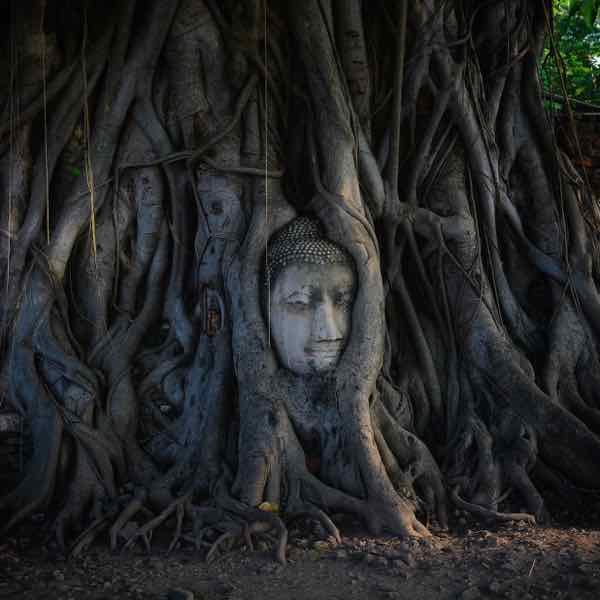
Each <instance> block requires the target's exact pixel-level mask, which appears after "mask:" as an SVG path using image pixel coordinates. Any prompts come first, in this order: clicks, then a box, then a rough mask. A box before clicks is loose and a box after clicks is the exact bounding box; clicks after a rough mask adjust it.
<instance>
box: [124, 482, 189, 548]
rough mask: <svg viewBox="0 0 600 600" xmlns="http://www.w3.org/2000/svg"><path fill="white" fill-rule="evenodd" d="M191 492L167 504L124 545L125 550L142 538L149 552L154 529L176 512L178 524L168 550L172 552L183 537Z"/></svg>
mask: <svg viewBox="0 0 600 600" xmlns="http://www.w3.org/2000/svg"><path fill="white" fill-rule="evenodd" d="M190 497H191V494H189V493H188V494H184V495H183V496H180V497H179V498H177V499H176V500H174V501H173V502H171V504H169V506H167V507H166V508H165V509H164V510H163V511H162V512H161V513H160V514H158V515H157V516H156V517H154V518H153V519H151V520H150V521H148V523H146V524H145V525H143V526H142V527H140V528H139V529H138V530H137V531H136V532H135V533H134V534H133V535H132V536H131V537H130V538H129V539H128V540H127V542H125V545H124V546H123V551H125V550H128V549H129V548H130V547H131V546H132V545H133V544H134V543H135V542H136V541H138V540H141V541H142V542H143V544H144V546H145V548H146V551H147V552H150V550H151V547H150V546H151V544H150V543H151V541H152V534H153V532H154V530H155V529H156V528H158V527H160V526H161V525H162V524H163V523H164V522H165V521H166V520H167V519H168V518H169V517H170V516H171V515H172V514H173V513H176V518H177V524H176V527H175V533H174V535H173V539H172V540H171V544H170V545H169V550H168V552H171V551H172V549H173V548H174V547H175V545H176V544H177V542H178V541H179V539H180V538H181V528H182V525H183V517H184V515H185V508H186V504H188V503H189V502H190Z"/></svg>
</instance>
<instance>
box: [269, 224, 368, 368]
mask: <svg viewBox="0 0 600 600" xmlns="http://www.w3.org/2000/svg"><path fill="white" fill-rule="evenodd" d="M266 277H267V282H268V298H269V304H268V316H269V322H270V331H271V340H272V343H273V346H274V347H275V351H276V352H277V355H278V357H279V360H280V362H281V364H282V365H283V366H284V367H286V368H287V369H289V370H290V371H293V372H294V373H296V374H298V375H313V374H320V373H326V372H327V371H329V370H331V369H333V368H334V367H335V366H336V364H337V362H338V360H339V358H340V356H341V354H342V352H343V350H344V347H345V345H346V342H347V339H348V335H349V334H350V328H351V322H352V304H353V302H354V295H355V288H356V275H355V272H354V263H353V261H352V258H351V257H350V255H349V254H348V253H347V252H346V251H345V250H344V249H343V248H341V247H340V246H338V245H336V244H334V243H333V242H331V241H330V240H328V239H327V238H326V237H325V236H324V234H323V231H322V229H321V226H320V224H319V222H318V221H317V220H316V219H314V218H311V217H307V216H300V217H296V218H295V219H293V220H292V221H291V222H290V223H288V224H287V225H286V226H285V227H283V228H282V229H281V230H279V231H278V232H277V233H275V234H274V235H273V237H272V239H271V240H270V242H269V246H268V252H267V271H266Z"/></svg>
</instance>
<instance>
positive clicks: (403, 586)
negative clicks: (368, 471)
mask: <svg viewBox="0 0 600 600" xmlns="http://www.w3.org/2000/svg"><path fill="white" fill-rule="evenodd" d="M591 521H593V522H591ZM584 525H585V526H584ZM340 528H341V531H342V535H343V542H342V544H341V545H338V546H332V545H330V544H329V543H328V542H326V541H323V540H322V539H321V540H320V539H319V535H318V533H319V532H318V531H310V533H309V532H308V529H307V528H306V527H304V529H303V530H302V531H300V532H294V531H292V532H291V536H290V544H289V547H288V564H287V565H279V564H277V563H276V562H274V560H273V556H272V552H271V549H270V548H271V544H270V543H269V542H268V541H266V540H262V541H260V540H259V541H258V542H257V544H256V547H255V548H254V550H250V549H249V548H247V547H245V546H239V547H237V548H234V549H232V550H231V551H229V552H225V553H223V554H221V555H219V557H218V558H217V559H216V560H215V561H214V562H213V563H212V564H210V565H207V564H206V562H205V561H204V559H203V555H202V554H198V553H197V552H196V551H194V550H192V548H189V549H188V548H186V546H185V545H184V546H183V547H181V548H179V549H177V550H176V551H175V552H174V553H172V554H171V555H170V556H168V557H167V556H165V553H164V551H162V552H161V550H160V548H161V546H164V547H166V545H167V543H166V541H165V542H164V544H163V542H162V541H161V540H158V543H155V544H154V550H153V553H152V554H151V555H147V554H145V552H144V551H143V549H142V548H141V547H140V548H136V549H132V550H130V551H127V552H125V553H121V554H111V553H110V552H109V550H108V549H107V547H106V544H105V543H103V544H99V545H97V546H95V547H94V548H92V549H91V550H89V551H88V552H87V554H86V555H85V556H84V557H83V558H81V559H76V560H70V561H66V560H65V559H64V558H60V557H59V556H57V555H53V554H52V552H51V551H50V550H47V549H42V547H41V546H40V545H39V544H35V543H33V542H32V541H31V539H27V538H20V539H14V538H12V539H11V538H9V539H6V540H3V541H2V542H1V543H0V599H2V600H4V599H7V598H11V599H12V598H19V599H20V598H23V599H27V598H48V599H50V598H61V599H64V600H68V599H73V600H80V599H86V600H87V599H92V598H93V599H98V600H100V599H106V600H108V599H120V598H139V599H162V600H169V599H170V600H191V599H192V598H193V599H195V600H288V599H289V600H309V599H310V600H312V599H320V598H327V599H339V600H359V599H360V600H364V599H368V600H371V599H373V600H378V599H381V600H384V599H388V600H389V599H396V600H401V599H405V598H406V599H408V600H422V599H426V598H427V599H428V598H452V599H462V600H471V599H475V598H514V599H525V598H551V599H552V600H559V599H562V598H573V599H585V598H590V599H592V598H593V599H598V598H600V520H598V519H597V518H594V519H587V521H586V523H585V524H578V523H577V522H576V521H574V520H573V519H570V520H569V521H568V522H566V523H565V522H563V523H554V524H553V525H548V526H538V527H531V526H529V525H526V524H525V523H523V522H521V523H511V524H504V525H493V526H489V525H487V526H484V525H483V524H482V523H481V522H478V521H476V520H474V519H472V518H470V517H469V516H467V515H465V514H462V513H458V512H457V513H455V514H454V515H453V522H452V524H451V527H450V530H449V531H448V532H439V531H438V532H435V531H434V534H433V536H432V538H431V540H428V541H425V542H423V541H420V542H409V543H407V542H403V541H401V540H398V539H394V538H385V537H378V538H374V537H369V536H368V535H366V534H365V533H364V531H361V529H360V528H359V527H358V525H357V524H356V523H352V522H342V523H340ZM155 542H156V540H155Z"/></svg>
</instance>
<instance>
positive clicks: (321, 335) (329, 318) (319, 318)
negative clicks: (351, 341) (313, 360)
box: [313, 300, 343, 342]
mask: <svg viewBox="0 0 600 600" xmlns="http://www.w3.org/2000/svg"><path fill="white" fill-rule="evenodd" d="M313 336H314V339H315V341H317V342H333V341H337V340H341V339H343V333H342V330H341V328H340V326H339V324H338V322H337V319H336V315H335V309H334V307H333V305H332V303H331V302H328V301H326V300H325V301H323V302H319V303H318V304H317V307H316V310H315V315H314V318H313Z"/></svg>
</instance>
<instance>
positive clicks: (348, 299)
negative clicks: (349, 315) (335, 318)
mask: <svg viewBox="0 0 600 600" xmlns="http://www.w3.org/2000/svg"><path fill="white" fill-rule="evenodd" d="M333 302H334V304H335V305H336V306H339V307H340V308H344V309H349V308H350V306H351V305H352V292H338V293H336V294H335V296H334V298H333Z"/></svg>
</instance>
